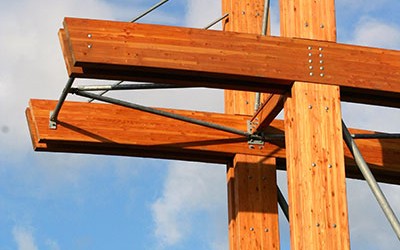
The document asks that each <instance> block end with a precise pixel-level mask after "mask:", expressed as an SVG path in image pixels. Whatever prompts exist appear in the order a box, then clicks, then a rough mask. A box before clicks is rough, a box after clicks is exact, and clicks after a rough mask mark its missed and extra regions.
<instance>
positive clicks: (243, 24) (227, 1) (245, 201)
mask: <svg viewBox="0 0 400 250" xmlns="http://www.w3.org/2000/svg"><path fill="white" fill-rule="evenodd" d="M222 9H223V13H229V18H228V19H227V20H225V21H224V25H223V26H224V30H225V31H236V32H242V33H254V34H261V29H262V17H263V11H264V0H255V1H240V0H222ZM263 98H265V97H262V99H263ZM254 102H255V93H254V92H244V91H231V90H225V112H226V113H228V114H247V115H252V114H254V112H255V111H254ZM227 181H228V211H229V213H228V216H229V249H231V250H239V249H279V248H280V242H279V222H278V205H277V186H276V185H277V184H276V164H275V159H274V158H269V159H265V158H264V157H259V156H249V155H243V154H237V155H236V156H235V158H234V160H233V162H232V163H231V164H230V166H228V170H227Z"/></svg>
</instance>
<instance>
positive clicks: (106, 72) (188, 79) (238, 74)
mask: <svg viewBox="0 0 400 250" xmlns="http://www.w3.org/2000/svg"><path fill="white" fill-rule="evenodd" d="M64 28H65V32H61V37H62V39H61V42H62V43H63V45H62V46H63V48H64V51H65V53H67V54H68V55H67V57H68V58H69V60H70V65H69V66H68V65H67V66H68V73H69V75H70V76H75V77H89V78H107V79H125V80H135V81H152V82H168V83H174V84H181V85H191V86H193V85H195V86H203V87H212V88H224V89H237V90H247V91H260V92H268V93H285V92H287V91H288V90H289V89H290V87H291V84H292V83H293V82H294V81H305V82H311V83H323V84H330V85H338V86H341V87H342V88H341V91H342V100H345V101H355V102H361V103H373V104H378V105H386V106H394V107H400V102H399V100H400V61H399V60H398V58H400V52H399V51H395V50H385V49H377V48H368V47H361V46H354V45H346V44H338V43H334V42H325V41H315V40H308V39H293V38H283V37H270V36H267V37H264V36H259V35H254V34H242V33H235V32H221V31H212V30H200V29H190V28H182V27H171V26H160V25H148V24H132V23H126V22H115V21H100V20H88V19H76V18H65V21H64ZM66 43H67V44H66Z"/></svg>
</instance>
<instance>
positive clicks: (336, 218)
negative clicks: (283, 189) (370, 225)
mask: <svg viewBox="0 0 400 250" xmlns="http://www.w3.org/2000/svg"><path fill="white" fill-rule="evenodd" d="M280 4H281V5H280V8H281V16H284V17H285V19H283V20H281V31H282V35H284V36H291V37H292V36H295V37H302V38H309V39H322V40H329V41H336V23H335V9H334V5H335V4H334V0H327V1H313V0H294V1H281V2H280ZM332 44H335V43H332ZM309 51H310V54H309V58H310V61H309V62H310V64H309V69H310V75H311V74H313V75H317V76H321V77H326V75H327V74H329V75H330V73H328V71H330V70H331V68H330V67H329V66H328V67H327V64H326V62H327V60H330V59H331V57H330V56H327V54H326V53H325V51H326V49H325V48H324V47H318V48H315V47H309ZM342 53H343V52H341V54H337V56H339V57H340V56H342V55H343V54H342ZM328 54H329V52H328ZM338 63H339V62H335V64H333V65H335V66H336V65H338ZM346 64H347V63H346ZM333 65H332V66H333ZM356 68H357V67H356ZM360 68H362V66H360ZM350 78H351V77H350ZM336 80H339V79H336ZM285 133H286V136H285V139H286V145H287V151H286V155H287V178H288V193H289V204H290V210H289V217H290V232H291V237H290V240H291V248H292V249H350V239H349V237H350V236H349V224H348V211H347V198H346V181H345V163H344V157H343V156H344V152H343V147H342V146H341V145H343V139H342V125H341V106H340V91H339V87H338V86H330V85H326V84H319V85H316V84H312V83H309V82H298V81H297V82H295V83H294V84H293V87H292V90H291V95H290V96H288V97H287V98H286V101H285ZM305 231H306V232H307V233H306V234H304V232H305Z"/></svg>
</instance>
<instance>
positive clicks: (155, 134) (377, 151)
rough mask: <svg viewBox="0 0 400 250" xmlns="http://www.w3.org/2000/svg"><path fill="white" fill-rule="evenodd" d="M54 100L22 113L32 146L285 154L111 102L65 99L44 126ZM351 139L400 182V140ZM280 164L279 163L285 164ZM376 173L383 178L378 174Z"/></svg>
mask: <svg viewBox="0 0 400 250" xmlns="http://www.w3.org/2000/svg"><path fill="white" fill-rule="evenodd" d="M56 102H57V101H50V100H35V99H33V100H31V101H30V103H29V107H28V110H27V113H26V114H27V118H28V124H29V127H30V132H31V137H32V140H33V141H32V142H33V145H34V148H35V149H36V150H37V151H50V152H54V151H55V152H75V153H91V154H112V155H127V156H139V157H153V158H157V157H160V158H166V159H182V160H192V161H199V160H200V161H204V162H219V163H226V162H228V161H232V159H233V157H234V155H235V154H236V153H245V154H250V155H257V156H263V157H265V156H268V157H277V158H281V159H284V158H285V157H286V150H285V145H284V144H285V143H284V142H283V141H276V142H270V143H266V144H265V146H264V148H263V149H262V150H259V149H258V148H256V150H250V149H249V147H248V145H247V141H245V140H243V138H241V137H240V136H235V135H232V134H229V133H225V132H219V131H215V130H213V129H210V130H208V129H204V128H203V127H198V126H195V125H190V124H187V123H180V122H177V121H176V120H171V119H166V118H164V117H159V116H156V115H152V114H148V113H145V112H142V111H136V110H132V109H127V108H122V107H119V106H115V105H111V104H99V103H86V102H69V101H67V102H66V103H65V104H64V106H63V107H62V109H61V112H60V117H59V118H60V119H59V120H60V123H59V124H58V129H56V130H51V129H49V128H48V125H49V113H50V111H51V110H53V109H54V107H55V105H56ZM170 111H171V112H176V113H179V114H182V115H187V116H190V117H196V118H198V119H201V120H205V121H211V122H215V123H219V124H223V125H227V126H229V127H233V128H237V129H243V130H245V129H246V127H247V126H246V123H247V120H250V119H251V118H252V116H250V115H248V116H246V115H228V114H218V113H208V112H198V111H183V110H170ZM283 130H284V124H283V121H281V120H274V121H273V122H272V123H271V126H270V127H269V129H268V130H267V131H266V132H267V133H271V134H277V133H278V134H279V133H282V131H283ZM350 132H351V133H360V134H368V133H372V134H374V133H376V132H373V131H365V130H355V129H350ZM159 135H160V136H159ZM183 136H186V137H187V138H184V137H183ZM356 143H357V145H358V147H359V148H360V150H361V152H362V154H363V156H364V157H365V159H366V161H367V162H368V164H369V165H370V166H371V169H372V171H373V172H374V173H376V177H377V179H378V180H381V181H384V182H385V179H386V180H390V181H389V182H390V183H398V184H400V158H399V157H397V156H398V155H399V154H400V142H399V140H396V139H391V140H387V139H386V140H378V139H362V140H356ZM221 145H224V146H221ZM226 145H231V146H232V149H230V148H226ZM343 148H344V149H345V160H346V168H347V170H348V173H349V175H350V176H349V177H352V178H361V179H362V177H361V174H360V173H359V171H357V168H356V166H355V164H354V161H353V160H352V156H351V154H350V152H349V151H348V150H347V149H346V146H345V145H343ZM242 149H243V150H242ZM284 165H285V164H283V166H281V167H280V168H281V169H285V167H284ZM381 176H383V177H384V179H380V178H381Z"/></svg>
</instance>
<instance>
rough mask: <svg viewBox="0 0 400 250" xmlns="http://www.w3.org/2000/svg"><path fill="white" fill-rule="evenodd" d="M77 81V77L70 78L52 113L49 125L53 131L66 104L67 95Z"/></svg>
mask: <svg viewBox="0 0 400 250" xmlns="http://www.w3.org/2000/svg"><path fill="white" fill-rule="evenodd" d="M74 81H75V77H70V78H69V79H68V81H67V84H66V85H65V87H64V89H63V91H62V93H61V96H60V98H59V100H58V103H57V105H56V107H55V109H54V110H53V111H52V112H51V113H50V123H49V127H50V128H51V129H55V128H56V126H57V118H58V114H59V113H60V110H61V107H62V105H63V104H64V101H65V99H66V98H67V95H68V93H69V90H70V89H71V87H72V84H73V83H74Z"/></svg>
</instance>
